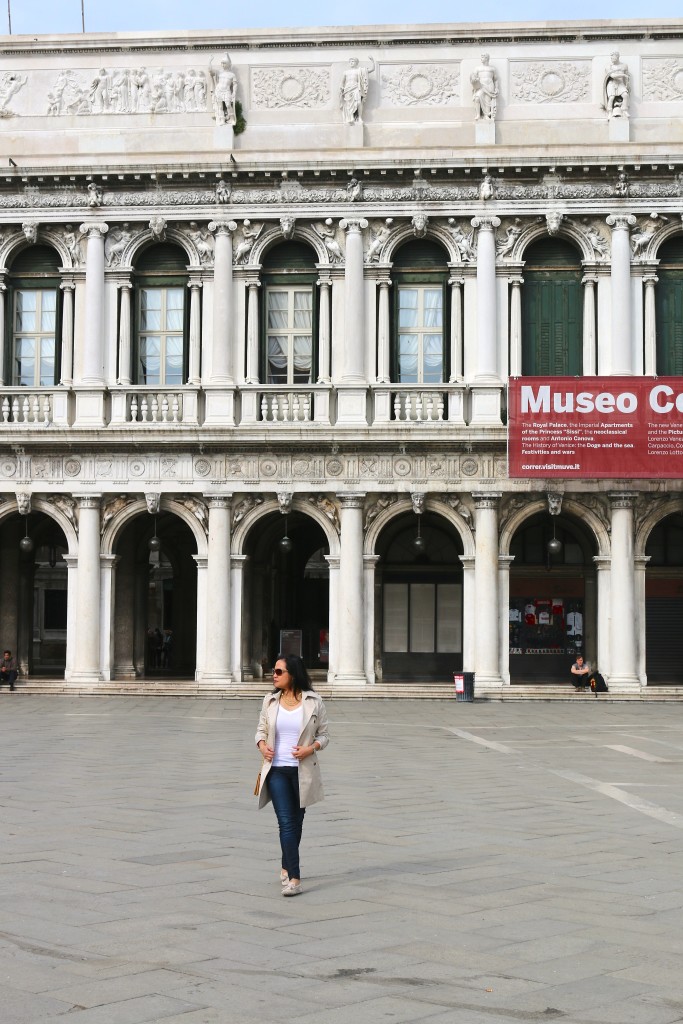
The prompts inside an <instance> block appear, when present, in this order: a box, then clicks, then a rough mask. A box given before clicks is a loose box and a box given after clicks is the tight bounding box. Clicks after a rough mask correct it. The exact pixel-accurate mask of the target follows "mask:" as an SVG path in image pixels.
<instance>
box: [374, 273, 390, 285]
mask: <svg viewBox="0 0 683 1024" xmlns="http://www.w3.org/2000/svg"><path fill="white" fill-rule="evenodd" d="M375 284H376V285H377V287H380V286H381V285H384V287H385V288H390V287H391V284H392V281H391V278H390V277H389V274H388V273H387V274H378V275H377V277H376V278H375Z"/></svg>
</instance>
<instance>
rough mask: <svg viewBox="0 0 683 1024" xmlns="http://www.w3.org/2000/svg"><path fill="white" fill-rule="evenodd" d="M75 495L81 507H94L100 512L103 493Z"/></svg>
mask: <svg viewBox="0 0 683 1024" xmlns="http://www.w3.org/2000/svg"><path fill="white" fill-rule="evenodd" d="M73 497H74V499H75V501H76V502H77V504H78V508H79V509H87V508H93V509H97V511H98V512H99V509H100V500H101V498H102V495H101V494H74V495H73Z"/></svg>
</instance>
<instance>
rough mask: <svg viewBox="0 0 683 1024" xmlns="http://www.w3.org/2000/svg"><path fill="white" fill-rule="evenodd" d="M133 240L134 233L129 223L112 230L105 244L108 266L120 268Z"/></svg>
mask: <svg viewBox="0 0 683 1024" xmlns="http://www.w3.org/2000/svg"><path fill="white" fill-rule="evenodd" d="M132 238H133V232H132V231H131V230H130V227H129V225H128V224H127V223H126V224H122V225H121V226H120V227H116V228H112V230H111V231H110V232H109V234H108V235H107V239H106V242H105V257H106V260H107V265H108V266H110V267H118V266H119V265H120V263H121V260H122V258H123V254H124V252H125V251H126V249H127V248H128V246H129V245H130V242H131V240H132Z"/></svg>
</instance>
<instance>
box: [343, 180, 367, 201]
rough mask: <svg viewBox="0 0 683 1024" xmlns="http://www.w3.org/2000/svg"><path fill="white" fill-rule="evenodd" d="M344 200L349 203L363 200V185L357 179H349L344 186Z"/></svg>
mask: <svg viewBox="0 0 683 1024" xmlns="http://www.w3.org/2000/svg"><path fill="white" fill-rule="evenodd" d="M346 198H347V199H348V201H349V202H350V203H355V202H358V200H359V199H362V198H363V185H362V183H361V182H360V181H359V180H358V178H351V181H350V182H349V183H348V185H347V186H346Z"/></svg>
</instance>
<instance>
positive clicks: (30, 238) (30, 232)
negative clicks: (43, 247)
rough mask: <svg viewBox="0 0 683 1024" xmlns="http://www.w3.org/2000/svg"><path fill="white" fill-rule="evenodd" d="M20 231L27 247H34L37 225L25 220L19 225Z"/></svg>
mask: <svg viewBox="0 0 683 1024" xmlns="http://www.w3.org/2000/svg"><path fill="white" fill-rule="evenodd" d="M21 230H22V231H23V232H24V237H25V238H26V241H27V242H28V244H29V245H35V244H36V241H37V239H38V224H37V223H36V221H32V220H26V221H24V223H23V224H22V225H21Z"/></svg>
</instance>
